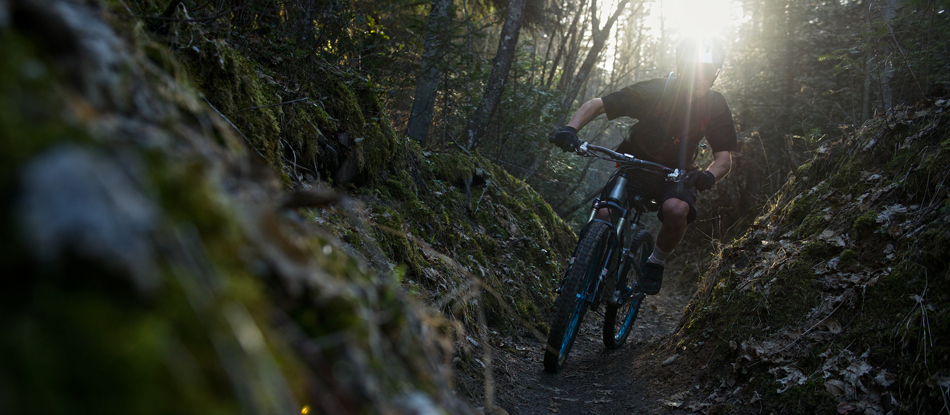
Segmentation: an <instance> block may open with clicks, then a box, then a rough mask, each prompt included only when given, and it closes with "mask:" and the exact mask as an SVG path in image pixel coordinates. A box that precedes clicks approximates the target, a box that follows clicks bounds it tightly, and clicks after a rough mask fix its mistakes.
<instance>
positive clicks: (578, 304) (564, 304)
mask: <svg viewBox="0 0 950 415" xmlns="http://www.w3.org/2000/svg"><path fill="white" fill-rule="evenodd" d="M611 232H612V231H611V229H610V225H609V224H607V223H606V222H591V224H590V227H589V228H588V229H587V231H586V232H584V234H583V236H582V237H581V240H580V241H579V242H578V243H577V250H576V251H575V252H574V264H573V265H572V266H571V268H570V270H568V272H567V276H566V277H565V280H564V285H563V288H562V290H561V294H560V295H558V297H557V299H555V300H554V309H555V314H554V320H553V321H552V322H551V331H550V333H549V334H548V342H547V346H546V347H545V351H544V370H547V371H548V372H555V373H556V372H558V371H560V370H561V368H562V367H563V366H564V362H565V361H567V355H568V354H569V353H570V352H571V346H573V345H574V339H575V338H576V337H577V332H578V329H579V328H580V325H581V321H582V320H583V319H584V314H585V313H587V305H588V300H589V298H588V297H589V296H591V295H593V293H592V292H591V287H592V286H593V284H594V282H595V281H597V278H598V277H599V276H600V274H601V271H602V270H603V266H604V252H605V251H606V247H607V241H608V239H609V238H610V234H611Z"/></svg>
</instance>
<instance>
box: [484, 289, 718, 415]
mask: <svg viewBox="0 0 950 415" xmlns="http://www.w3.org/2000/svg"><path fill="white" fill-rule="evenodd" d="M688 301H689V295H688V294H687V293H682V292H675V291H673V290H664V291H663V292H662V293H661V294H660V295H657V296H652V297H648V298H647V299H646V300H645V303H644V305H643V307H644V308H643V309H641V314H640V316H639V318H638V319H637V322H636V327H635V329H634V331H633V332H631V334H630V337H629V338H628V339H627V342H626V343H625V344H624V346H623V347H621V348H620V349H617V350H607V349H606V348H605V347H604V344H603V341H602V340H601V331H602V330H603V327H602V325H603V316H602V315H601V314H600V313H602V312H603V307H601V308H600V309H599V310H597V312H590V311H589V312H588V313H587V316H586V317H585V318H584V323H583V327H582V328H581V331H580V333H579V334H578V337H577V340H576V341H575V343H574V348H573V350H572V351H571V355H570V356H569V357H568V361H567V363H566V364H565V366H564V369H563V370H562V371H561V372H560V373H557V374H551V373H547V372H545V371H544V369H543V364H542V360H543V353H542V347H543V342H541V341H539V340H537V339H534V338H528V337H522V338H518V339H511V340H510V344H506V345H502V347H500V348H498V347H496V348H494V349H495V356H494V358H493V360H494V365H493V366H494V382H495V395H496V398H495V404H496V405H497V406H498V407H500V408H501V409H504V411H507V412H508V414H510V415H536V414H594V415H596V414H616V413H623V414H655V413H665V414H688V413H694V411H699V409H700V407H698V406H697V405H698V404H697V403H696V402H700V401H701V400H702V397H700V396H695V395H697V394H698V393H697V391H696V389H697V387H696V385H691V384H686V383H687V382H688V380H687V379H692V378H693V376H689V375H688V374H687V373H685V372H692V371H696V370H701V368H688V367H681V365H683V364H685V363H684V362H683V361H679V360H676V359H674V360H672V361H671V362H667V364H666V365H663V363H664V362H665V361H667V360H668V359H670V357H671V356H673V355H675V354H676V353H675V352H674V350H673V347H674V346H673V345H672V344H670V343H669V341H668V340H669V336H670V334H672V333H673V331H674V330H675V329H676V327H677V325H678V324H679V321H680V317H681V316H682V311H683V307H684V306H685V305H686V303H687V302H688ZM489 412H490V411H485V413H489ZM495 413H496V414H497V413H504V412H501V411H496V412H495Z"/></svg>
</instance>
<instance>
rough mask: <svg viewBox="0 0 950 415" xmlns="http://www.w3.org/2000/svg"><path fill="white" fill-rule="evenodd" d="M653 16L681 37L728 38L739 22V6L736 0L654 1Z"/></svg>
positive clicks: (740, 13) (740, 12)
mask: <svg viewBox="0 0 950 415" xmlns="http://www.w3.org/2000/svg"><path fill="white" fill-rule="evenodd" d="M651 9H652V15H653V17H654V18H662V19H663V20H664V21H665V26H666V29H667V30H673V31H676V32H678V33H679V34H680V35H681V36H704V35H706V36H708V35H712V36H719V37H729V36H728V31H729V29H730V28H731V27H734V26H735V25H737V24H738V23H739V20H740V19H741V16H742V7H741V5H740V4H739V2H738V1H737V0H655V1H654V3H653V4H652V7H651Z"/></svg>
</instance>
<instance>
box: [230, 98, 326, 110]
mask: <svg viewBox="0 0 950 415" xmlns="http://www.w3.org/2000/svg"><path fill="white" fill-rule="evenodd" d="M309 99H310V98H309V97H303V98H300V99H295V100H293V101H285V102H279V103H276V104H269V105H258V106H256V107H247V108H244V109H242V110H238V111H237V112H235V114H240V113H242V112H244V111H250V110H256V109H260V108H269V107H276V106H279V105H287V104H293V103H296V102H300V101H307V100H309Z"/></svg>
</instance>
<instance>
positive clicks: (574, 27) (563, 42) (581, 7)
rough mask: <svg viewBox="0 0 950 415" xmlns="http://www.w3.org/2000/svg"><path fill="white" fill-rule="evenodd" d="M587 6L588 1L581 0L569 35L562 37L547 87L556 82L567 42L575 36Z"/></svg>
mask: <svg viewBox="0 0 950 415" xmlns="http://www.w3.org/2000/svg"><path fill="white" fill-rule="evenodd" d="M586 4H587V0H581V4H580V5H579V6H578V9H577V12H576V13H574V18H573V19H571V27H570V29H568V30H567V33H565V34H564V36H562V37H561V44H560V45H559V46H558V48H557V54H556V55H555V56H554V63H553V64H552V66H551V74H550V75H548V81H547V83H546V84H545V85H546V86H548V87H550V86H551V81H552V80H554V75H555V74H556V73H557V65H558V63H560V61H561V56H562V55H563V54H564V48H565V47H566V46H567V41H568V39H570V38H571V37H573V36H574V32H576V31H577V23H578V21H579V20H580V18H581V14H583V10H584V6H585V5H586Z"/></svg>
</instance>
